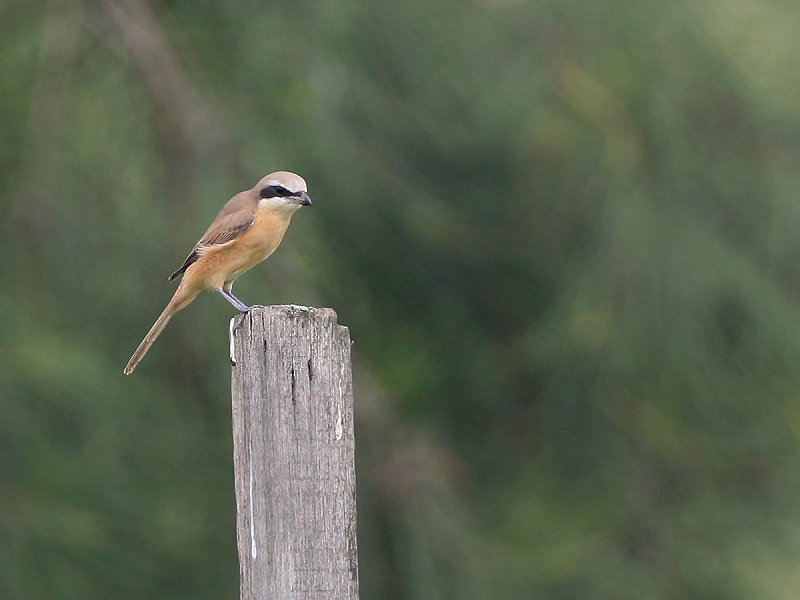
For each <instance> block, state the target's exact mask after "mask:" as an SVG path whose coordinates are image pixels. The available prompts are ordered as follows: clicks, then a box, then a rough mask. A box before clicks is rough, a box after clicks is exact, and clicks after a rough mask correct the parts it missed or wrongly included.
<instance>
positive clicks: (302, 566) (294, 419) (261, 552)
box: [231, 306, 358, 600]
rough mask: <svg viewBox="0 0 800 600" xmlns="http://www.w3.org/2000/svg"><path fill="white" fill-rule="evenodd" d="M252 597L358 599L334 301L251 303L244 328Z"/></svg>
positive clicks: (245, 561) (248, 591)
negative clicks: (325, 305) (327, 303)
mask: <svg viewBox="0 0 800 600" xmlns="http://www.w3.org/2000/svg"><path fill="white" fill-rule="evenodd" d="M233 349H234V352H235V358H236V364H235V365H234V366H233V367H232V371H233V374H232V385H231V389H232V396H233V455H234V470H235V480H236V510H237V539H238V545H239V572H240V576H241V599H242V600H311V599H314V600H323V599H324V600H357V599H358V555H357V549H356V502H355V488H356V481H355V470H354V447H355V442H354V437H353V388H352V376H351V371H350V335H349V331H348V329H347V328H346V327H343V326H341V325H338V324H337V323H336V313H335V312H334V311H333V310H331V309H329V308H307V307H303V306H268V307H265V308H258V309H253V310H252V311H251V312H250V313H248V314H247V315H246V317H245V318H244V321H243V322H242V325H241V327H240V328H239V329H238V330H237V331H236V333H235V335H234V343H233Z"/></svg>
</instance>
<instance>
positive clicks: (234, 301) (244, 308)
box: [219, 288, 252, 313]
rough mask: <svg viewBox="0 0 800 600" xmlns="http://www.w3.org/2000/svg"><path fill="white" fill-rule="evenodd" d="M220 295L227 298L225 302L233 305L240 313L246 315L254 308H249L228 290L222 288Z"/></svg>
mask: <svg viewBox="0 0 800 600" xmlns="http://www.w3.org/2000/svg"><path fill="white" fill-rule="evenodd" d="M219 293H220V294H222V297H223V298H225V300H227V301H228V302H230V303H231V304H233V307H234V308H235V309H236V310H238V311H239V312H240V313H246V312H247V311H249V310H250V309H251V308H252V307H251V306H247V305H246V304H245V303H244V302H242V301H241V300H239V299H238V298H237V297H236V296H234V295H233V293H232V292H231V291H230V290H226V289H225V288H222V289H221V290H220V291H219Z"/></svg>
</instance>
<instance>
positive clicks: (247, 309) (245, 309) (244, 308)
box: [239, 304, 265, 315]
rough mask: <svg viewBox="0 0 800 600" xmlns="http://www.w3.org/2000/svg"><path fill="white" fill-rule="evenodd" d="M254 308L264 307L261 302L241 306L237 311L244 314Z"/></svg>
mask: <svg viewBox="0 0 800 600" xmlns="http://www.w3.org/2000/svg"><path fill="white" fill-rule="evenodd" d="M254 308H265V306H264V305H263V304H253V305H252V306H243V307H242V308H241V309H239V312H240V313H242V314H243V315H244V314H247V313H249V312H250V311H251V310H253V309H254Z"/></svg>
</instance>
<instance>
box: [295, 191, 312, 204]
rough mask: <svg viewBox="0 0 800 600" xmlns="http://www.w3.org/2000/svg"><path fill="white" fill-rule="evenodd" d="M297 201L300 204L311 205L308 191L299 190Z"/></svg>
mask: <svg viewBox="0 0 800 600" xmlns="http://www.w3.org/2000/svg"><path fill="white" fill-rule="evenodd" d="M297 203H298V204H299V205H300V206H311V196H309V195H308V192H301V193H300V195H299V196H297Z"/></svg>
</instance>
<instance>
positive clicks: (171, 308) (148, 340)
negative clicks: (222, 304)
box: [123, 281, 198, 375]
mask: <svg viewBox="0 0 800 600" xmlns="http://www.w3.org/2000/svg"><path fill="white" fill-rule="evenodd" d="M183 283H184V282H183V281H181V285H179V286H178V289H177V290H175V295H174V296H173V297H172V300H170V301H169V303H168V304H167V306H166V307H164V310H163V311H162V313H161V314H160V315H159V317H158V318H157V319H156V322H155V323H153V326H152V327H151V328H150V331H148V332H147V335H146V336H144V339H143V340H142V341H141V343H140V344H139V347H138V348H136V350H135V351H134V352H133V356H131V359H130V360H129V361H128V364H127V365H125V369H124V370H123V373H125V375H130V374H131V373H133V370H134V369H135V368H136V365H138V364H139V362H140V361H141V360H142V359H143V358H144V355H145V354H147V351H148V350H150V346H152V345H153V342H155V341H156V339H157V338H158V336H159V335H161V332H162V331H164V328H165V327H166V326H167V323H169V320H170V319H171V318H172V315H174V314H175V313H176V312H178V311H179V310H181V309H182V308H185V307H186V306H187V305H188V304H189V303H190V302H191V301H192V300H194V298H195V296H197V293H198V291H194V290H193V291H188V290H187V289H185V287H184V285H183Z"/></svg>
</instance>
